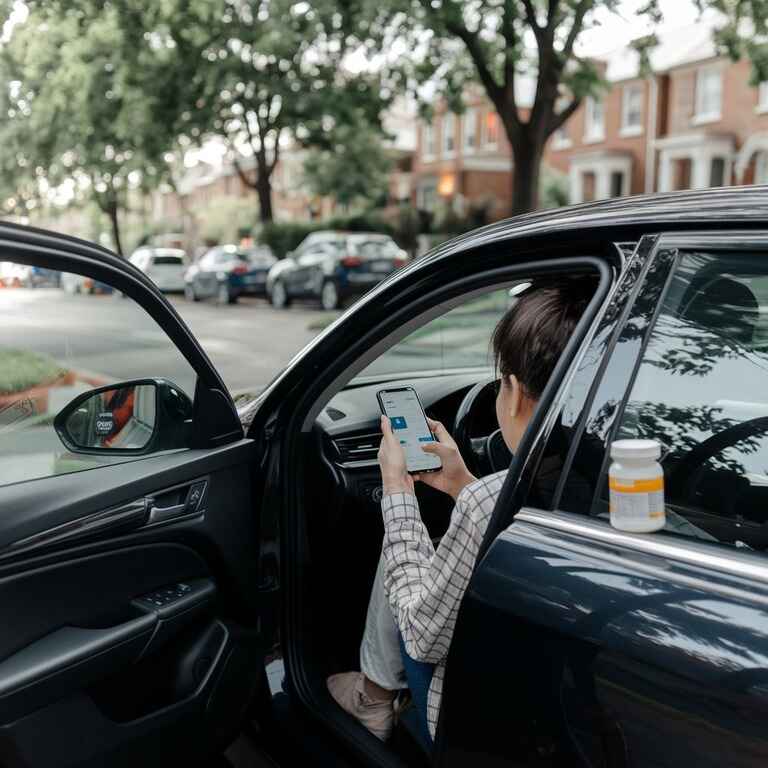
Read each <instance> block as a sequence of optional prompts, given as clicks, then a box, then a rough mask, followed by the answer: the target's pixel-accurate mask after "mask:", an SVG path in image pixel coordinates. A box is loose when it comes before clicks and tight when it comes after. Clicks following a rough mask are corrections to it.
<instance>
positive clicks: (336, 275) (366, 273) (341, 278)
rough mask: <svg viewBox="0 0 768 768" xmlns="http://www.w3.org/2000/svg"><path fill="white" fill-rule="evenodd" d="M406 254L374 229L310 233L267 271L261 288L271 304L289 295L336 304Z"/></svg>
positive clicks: (363, 288)
mask: <svg viewBox="0 0 768 768" xmlns="http://www.w3.org/2000/svg"><path fill="white" fill-rule="evenodd" d="M407 261H408V254H407V253H406V252H405V251H404V250H403V249H402V248H400V247H399V246H398V245H397V244H396V243H395V241H394V240H393V239H392V238H391V237H389V236H388V235H381V234H377V233H376V232H354V233H351V232H334V231H320V232H313V233H312V234H310V235H307V237H306V238H305V239H304V240H303V241H302V243H301V245H299V247H298V248H297V249H296V250H295V251H293V252H291V253H289V254H288V256H287V257H286V258H285V259H283V260H281V261H278V262H277V263H276V264H275V265H274V266H273V267H272V269H271V270H270V271H269V276H268V278H267V293H268V295H269V298H270V300H271V301H272V304H273V305H274V306H275V307H278V308H282V307H286V306H288V304H290V303H291V300H292V299H295V298H304V299H306V298H310V299H312V298H314V299H319V301H320V305H321V306H322V307H323V309H337V308H338V307H339V306H340V305H341V303H342V302H343V301H344V300H345V299H348V298H351V297H356V296H361V295H362V294H364V293H365V292H366V291H368V290H370V289H371V288H372V287H373V286H374V285H376V284H378V283H380V282H381V281H382V280H383V279H384V278H385V277H387V275H389V274H390V273H392V272H394V271H395V270H396V269H398V268H399V267H402V266H403V265H404V264H405V263H406V262H407Z"/></svg>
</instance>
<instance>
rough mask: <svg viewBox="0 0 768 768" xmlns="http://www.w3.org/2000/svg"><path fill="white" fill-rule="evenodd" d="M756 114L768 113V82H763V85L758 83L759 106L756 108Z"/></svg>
mask: <svg viewBox="0 0 768 768" xmlns="http://www.w3.org/2000/svg"><path fill="white" fill-rule="evenodd" d="M755 112H757V114H758V115H762V114H763V113H765V112H768V80H763V81H762V82H761V83H758V86H757V106H756V107H755Z"/></svg>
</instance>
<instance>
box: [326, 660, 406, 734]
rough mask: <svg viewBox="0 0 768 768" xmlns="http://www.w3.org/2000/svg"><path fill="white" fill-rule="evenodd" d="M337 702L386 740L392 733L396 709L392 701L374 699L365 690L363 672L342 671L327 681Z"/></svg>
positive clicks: (329, 689)
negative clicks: (393, 707)
mask: <svg viewBox="0 0 768 768" xmlns="http://www.w3.org/2000/svg"><path fill="white" fill-rule="evenodd" d="M326 684H327V685H328V691H329V692H330V694H331V696H333V698H334V700H335V701H336V703H337V704H338V705H339V706H340V707H341V708H342V709H343V710H344V711H345V712H349V714H350V715H352V717H354V718H355V719H356V720H357V721H359V722H360V723H362V725H364V726H365V727H366V728H367V729H368V730H369V731H370V732H371V733H372V734H373V735H374V736H376V737H377V738H379V739H381V740H382V741H386V740H387V739H388V738H389V735H390V734H391V733H392V727H393V725H394V719H395V715H394V710H393V709H392V702H391V701H379V700H377V699H372V698H371V697H370V696H368V694H367V693H365V691H364V690H363V673H362V672H341V673H340V674H338V675H331V676H330V677H329V678H328V680H327V681H326Z"/></svg>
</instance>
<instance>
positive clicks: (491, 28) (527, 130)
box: [369, 0, 660, 214]
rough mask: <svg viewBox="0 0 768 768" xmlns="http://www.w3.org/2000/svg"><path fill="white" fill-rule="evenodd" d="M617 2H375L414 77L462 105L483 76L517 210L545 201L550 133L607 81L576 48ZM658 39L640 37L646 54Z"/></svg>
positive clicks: (648, 11) (387, 37)
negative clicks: (525, 86) (503, 141)
mask: <svg viewBox="0 0 768 768" xmlns="http://www.w3.org/2000/svg"><path fill="white" fill-rule="evenodd" d="M618 6H619V2H618V0H547V2H544V0H390V1H389V2H376V3H373V2H371V3H370V6H369V8H370V13H371V18H372V19H373V22H372V25H373V27H374V28H375V29H376V30H377V34H376V35H375V36H374V39H375V40H378V41H380V42H381V43H382V46H383V47H382V53H385V52H386V50H388V49H393V48H395V47H396V44H397V43H398V42H399V43H400V44H401V45H402V47H404V48H407V49H409V50H412V51H414V52H415V53H414V57H413V59H412V62H413V64H412V66H411V67H410V70H409V71H408V73H407V76H408V78H409V79H410V81H411V82H412V83H413V82H416V83H423V82H424V81H430V82H431V84H432V85H433V86H436V87H437V92H438V93H439V94H441V95H443V96H444V97H445V98H446V100H447V104H448V106H449V108H451V109H453V110H454V111H461V110H462V108H463V107H462V102H461V94H462V92H463V90H464V88H465V86H466V85H467V84H468V83H469V82H479V83H480V85H481V86H482V88H483V89H484V91H485V94H486V95H487V97H488V99H489V100H490V102H491V104H492V105H493V106H494V108H495V110H496V112H497V114H498V117H499V120H500V122H501V124H502V126H503V128H504V131H505V133H506V136H507V138H508V140H509V143H510V145H511V147H512V155H513V160H514V173H513V174H512V177H511V178H512V188H511V197H512V213H513V214H517V213H522V212H525V211H529V210H532V209H533V208H535V207H536V206H537V204H538V199H539V171H540V165H541V159H542V156H543V153H544V147H545V145H546V143H547V140H548V139H549V137H550V136H551V135H552V134H553V133H554V132H555V131H556V130H557V129H558V128H560V126H562V125H563V124H564V123H565V122H566V121H567V120H568V118H569V117H571V115H573V113H574V112H575V111H576V110H577V109H578V108H579V105H580V104H581V102H582V100H583V99H584V97H585V96H587V95H589V94H596V93H598V92H599V90H600V88H601V86H602V81H601V75H600V71H599V68H598V66H597V65H596V63H595V62H594V61H592V60H590V59H589V58H588V57H585V56H583V55H581V54H580V53H579V51H578V47H577V43H578V40H579V37H580V35H581V33H582V32H583V31H584V30H585V29H587V28H588V27H589V26H591V25H592V24H593V23H594V21H595V16H596V13H597V12H598V11H606V10H607V11H615V10H616V9H617V7H618ZM638 15H639V16H646V17H647V18H650V19H652V20H654V21H659V20H660V13H659V9H658V0H648V2H647V3H646V5H645V6H644V7H643V8H642V10H641V11H640V13H639V14H638ZM403 41H406V42H405V43H403ZM650 44H652V40H651V39H646V40H644V41H643V42H642V43H641V45H640V49H641V52H642V53H643V55H644V56H645V53H646V52H647V49H648V47H649V45H650ZM644 60H646V59H645V58H644ZM395 66H396V68H401V67H402V61H398V62H397V63H396V65H395ZM526 78H527V79H530V80H532V81H533V82H534V83H535V88H534V96H533V103H532V105H531V106H530V107H528V106H524V105H522V104H519V103H518V98H519V92H520V90H521V81H522V80H523V79H526Z"/></svg>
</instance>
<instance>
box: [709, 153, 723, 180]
mask: <svg viewBox="0 0 768 768" xmlns="http://www.w3.org/2000/svg"><path fill="white" fill-rule="evenodd" d="M724 184H725V158H724V157H713V158H712V162H711V163H710V166H709V186H710V187H722V186H723V185H724Z"/></svg>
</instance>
